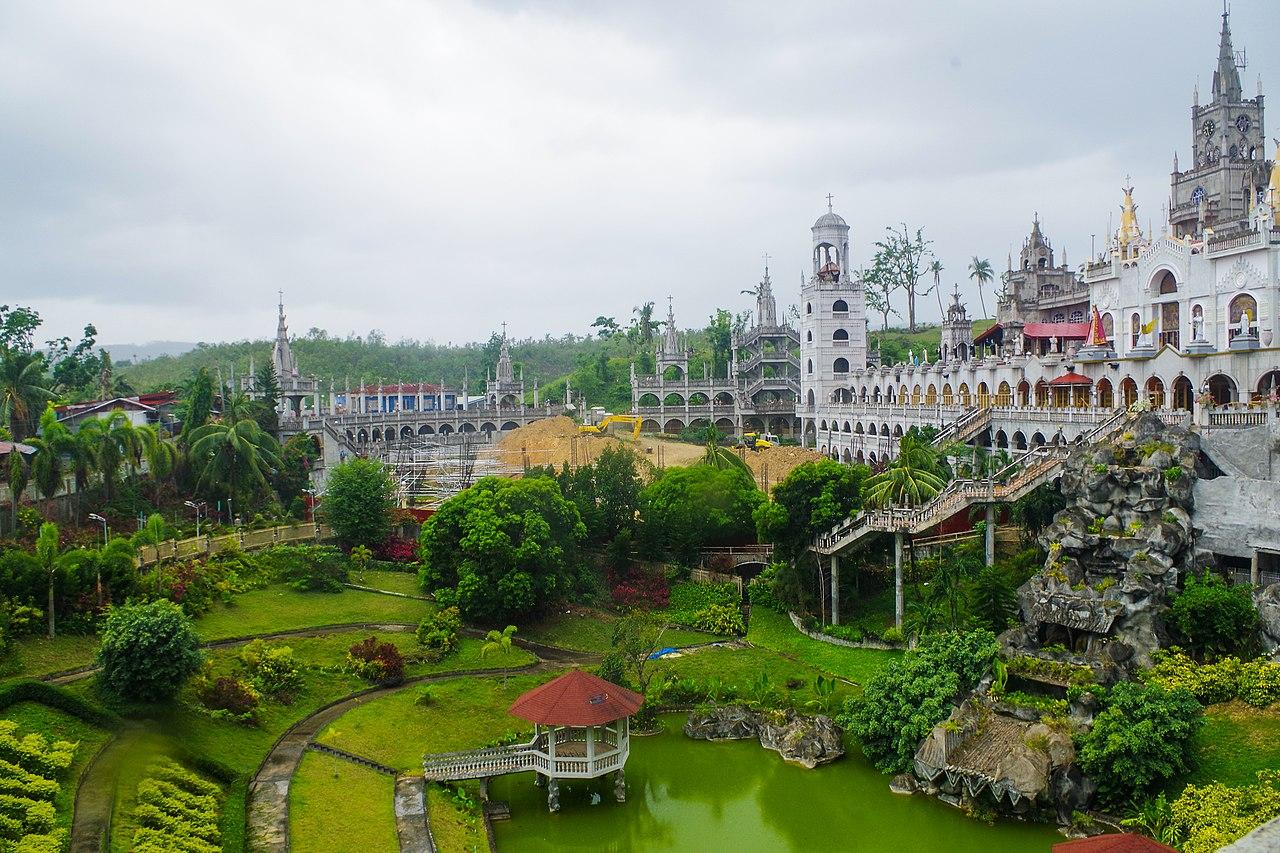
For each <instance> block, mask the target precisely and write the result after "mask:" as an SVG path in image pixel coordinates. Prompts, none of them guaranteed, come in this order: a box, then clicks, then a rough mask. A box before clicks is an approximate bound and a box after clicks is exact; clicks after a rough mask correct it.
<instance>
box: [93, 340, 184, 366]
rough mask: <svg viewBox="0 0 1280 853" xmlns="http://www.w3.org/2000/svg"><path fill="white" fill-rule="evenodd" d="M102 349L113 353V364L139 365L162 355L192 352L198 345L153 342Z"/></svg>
mask: <svg viewBox="0 0 1280 853" xmlns="http://www.w3.org/2000/svg"><path fill="white" fill-rule="evenodd" d="M102 348H103V349H105V350H106V351H107V352H109V353H111V360H112V361H113V362H120V361H131V362H133V363H134V364H137V363H138V362H140V361H147V360H148V359H152V358H159V357H160V356H162V355H170V356H179V355H182V354H183V353H187V352H191V351H192V350H193V349H195V348H196V344H193V343H189V342H187V341H151V342H150V343H145V344H103V345H102Z"/></svg>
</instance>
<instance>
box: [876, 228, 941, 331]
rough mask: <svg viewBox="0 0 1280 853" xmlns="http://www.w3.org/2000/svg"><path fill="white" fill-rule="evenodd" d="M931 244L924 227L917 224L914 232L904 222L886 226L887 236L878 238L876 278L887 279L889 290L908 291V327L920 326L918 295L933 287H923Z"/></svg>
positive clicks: (926, 292)
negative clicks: (918, 323) (922, 279)
mask: <svg viewBox="0 0 1280 853" xmlns="http://www.w3.org/2000/svg"><path fill="white" fill-rule="evenodd" d="M929 245H930V241H929V240H927V239H925V236H924V230H923V229H921V228H917V229H916V230H915V232H914V233H913V232H912V231H911V229H910V228H908V227H907V225H906V223H905V222H904V223H902V224H901V225H900V226H899V227H897V228H894V227H888V228H885V236H884V238H883V239H881V240H877V241H876V254H875V258H874V259H873V260H872V263H871V266H872V269H873V270H874V271H875V278H876V279H877V280H878V281H882V282H885V283H886V285H887V286H888V287H889V291H888V292H892V291H893V290H895V289H900V290H902V291H904V292H905V293H906V294H907V329H908V330H909V331H912V332H914V331H915V330H916V297H918V296H928V295H929V291H931V290H933V288H932V287H929V288H925V289H923V290H921V285H920V278H921V276H923V275H924V273H925V271H926V270H927V268H928V266H929V259H930V258H931V257H932V255H931V254H930V252H929ZM886 319H887V315H886Z"/></svg>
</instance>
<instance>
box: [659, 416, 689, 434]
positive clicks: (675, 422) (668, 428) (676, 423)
mask: <svg viewBox="0 0 1280 853" xmlns="http://www.w3.org/2000/svg"><path fill="white" fill-rule="evenodd" d="M683 429H684V421H682V420H680V419H679V418H668V419H667V422H666V423H665V424H663V425H662V431H663V432H665V433H667V434H668V435H679V434H680V431H681V430H683Z"/></svg>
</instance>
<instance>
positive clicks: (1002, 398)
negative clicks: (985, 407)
mask: <svg viewBox="0 0 1280 853" xmlns="http://www.w3.org/2000/svg"><path fill="white" fill-rule="evenodd" d="M994 405H997V406H1012V405H1013V389H1012V388H1010V387H1009V383H1008V382H1001V383H1000V387H999V388H998V389H996V399H995V401H994Z"/></svg>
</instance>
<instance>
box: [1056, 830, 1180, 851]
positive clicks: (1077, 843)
mask: <svg viewBox="0 0 1280 853" xmlns="http://www.w3.org/2000/svg"><path fill="white" fill-rule="evenodd" d="M1157 852H1158V853H1177V851H1176V850H1174V849H1173V848H1172V847H1169V846H1168V845H1166V844H1161V843H1160V842H1159V841H1155V840H1153V839H1150V838H1147V837H1146V836H1145V835H1137V834H1135V833H1132V832H1123V833H1114V834H1111V835H1095V836H1094V837H1093V838H1077V839H1076V840H1074V841H1063V842H1062V843H1060V844H1055V845H1053V853H1157Z"/></svg>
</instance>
